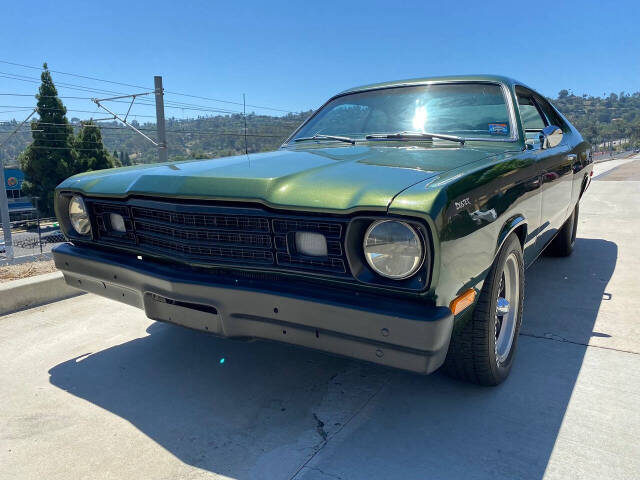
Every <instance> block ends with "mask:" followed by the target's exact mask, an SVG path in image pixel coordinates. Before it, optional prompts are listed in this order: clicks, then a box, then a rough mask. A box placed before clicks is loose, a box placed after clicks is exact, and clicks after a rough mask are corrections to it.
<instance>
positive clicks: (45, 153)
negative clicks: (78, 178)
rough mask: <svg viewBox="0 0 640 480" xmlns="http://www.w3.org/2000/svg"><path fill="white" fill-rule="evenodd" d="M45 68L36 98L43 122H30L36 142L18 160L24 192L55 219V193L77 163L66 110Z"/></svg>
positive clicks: (32, 135)
mask: <svg viewBox="0 0 640 480" xmlns="http://www.w3.org/2000/svg"><path fill="white" fill-rule="evenodd" d="M42 68H43V71H42V74H41V75H40V79H41V81H42V83H41V84H40V89H39V91H38V92H39V93H38V94H37V95H36V98H37V100H38V104H37V105H38V106H37V113H38V116H39V117H40V118H39V119H37V120H34V121H33V122H31V137H32V139H33V141H32V142H31V144H29V145H28V146H27V148H26V149H25V151H24V152H23V153H22V154H21V155H20V159H19V160H20V166H21V168H22V170H23V171H24V174H25V182H24V183H23V186H22V188H23V190H24V192H25V193H27V194H28V195H32V196H38V197H40V201H39V202H38V206H39V207H40V210H41V212H42V213H43V214H45V215H52V214H53V192H54V189H55V187H56V186H57V185H58V184H59V183H60V182H61V181H62V180H64V179H65V178H67V177H68V176H70V175H73V174H74V173H76V159H75V152H74V151H73V148H72V147H73V129H72V127H71V125H70V124H69V121H68V120H67V117H66V114H67V109H66V108H65V107H64V105H63V104H62V101H61V100H60V99H59V98H58V91H57V90H56V87H55V85H54V84H53V80H52V79H51V74H50V73H49V70H48V68H47V64H46V63H45V64H44V65H43V66H42Z"/></svg>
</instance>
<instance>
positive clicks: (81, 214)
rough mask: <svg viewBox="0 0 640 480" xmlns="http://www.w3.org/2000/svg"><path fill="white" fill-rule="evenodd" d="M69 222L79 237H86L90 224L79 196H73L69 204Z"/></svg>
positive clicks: (85, 208) (89, 230)
mask: <svg viewBox="0 0 640 480" xmlns="http://www.w3.org/2000/svg"><path fill="white" fill-rule="evenodd" d="M69 221H70V222H71V225H72V226H73V229H74V230H75V231H76V232H77V233H78V234H80V235H88V234H89V233H90V232H91V222H90V221H89V214H88V213H87V207H85V205H84V200H82V197H81V196H79V195H74V196H73V198H71V201H70V202H69Z"/></svg>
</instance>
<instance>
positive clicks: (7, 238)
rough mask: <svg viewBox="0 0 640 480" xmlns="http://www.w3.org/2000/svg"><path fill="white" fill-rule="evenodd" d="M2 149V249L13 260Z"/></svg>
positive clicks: (0, 159) (0, 145)
mask: <svg viewBox="0 0 640 480" xmlns="http://www.w3.org/2000/svg"><path fill="white" fill-rule="evenodd" d="M37 111H38V108H37V107H36V108H34V109H33V112H31V113H30V114H29V116H28V117H27V118H25V119H24V120H23V121H22V123H20V125H18V126H17V127H16V129H15V130H14V131H13V132H11V133H10V134H9V136H8V137H7V138H5V139H4V140H3V142H2V143H0V148H2V147H4V144H5V143H7V142H8V141H9V139H10V138H11V137H13V136H14V135H15V134H16V132H17V131H18V130H20V128H21V127H22V126H23V125H24V124H25V123H27V122H28V121H29V119H30V118H31V117H33V115H34V114H35V113H36V112H37ZM1 153H2V151H1V150H0V185H1V187H0V220H2V232H3V234H4V250H5V257H6V259H7V260H8V261H9V262H10V261H12V260H13V241H12V240H11V219H10V217H9V199H8V198H7V180H6V179H5V178H4V161H3V160H2V155H1Z"/></svg>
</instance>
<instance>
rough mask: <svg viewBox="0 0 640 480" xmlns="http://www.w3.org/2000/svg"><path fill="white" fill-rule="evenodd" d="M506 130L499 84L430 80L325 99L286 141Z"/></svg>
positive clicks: (472, 135)
mask: <svg viewBox="0 0 640 480" xmlns="http://www.w3.org/2000/svg"><path fill="white" fill-rule="evenodd" d="M511 129H512V127H511V122H510V121H509V111H508V108H507V104H506V101H505V97H504V95H503V92H502V88H501V87H500V86H499V85H496V84H486V83H457V84H432V85H419V86H411V87H395V88H384V89H378V90H369V91H366V92H360V93H352V94H348V95H343V96H341V97H338V98H336V99H334V100H332V101H331V102H329V103H327V104H326V105H325V106H324V107H323V108H322V109H321V110H320V111H319V112H318V113H317V114H316V115H315V116H313V117H312V118H311V120H309V122H308V123H307V124H306V125H304V126H303V127H302V128H301V129H300V130H299V131H298V132H297V133H296V134H295V136H294V137H293V138H292V139H291V140H292V141H295V140H296V139H309V138H312V137H314V136H315V135H320V136H342V137H348V138H352V139H362V140H363V139H364V138H365V137H366V136H367V135H372V134H385V133H398V132H416V133H424V132H431V133H438V134H448V135H456V136H459V137H462V138H464V139H479V140H495V139H502V140H504V139H510V137H511V131H512V130H511ZM318 140H323V141H326V140H330V139H328V137H325V138H324V139H322V138H319V139H318Z"/></svg>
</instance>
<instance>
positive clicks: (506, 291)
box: [495, 253, 520, 365]
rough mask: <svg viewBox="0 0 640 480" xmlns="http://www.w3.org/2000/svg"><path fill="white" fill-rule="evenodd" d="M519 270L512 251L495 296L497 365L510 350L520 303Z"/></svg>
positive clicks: (502, 361) (505, 263)
mask: <svg viewBox="0 0 640 480" xmlns="http://www.w3.org/2000/svg"><path fill="white" fill-rule="evenodd" d="M519 276H520V270H519V267H518V259H517V257H516V255H515V254H514V253H511V254H509V256H508V257H507V258H506V260H505V262H504V267H503V269H502V274H501V276H500V284H499V285H498V295H497V298H496V313H495V322H496V326H495V329H496V335H495V349H496V361H497V362H498V365H500V364H502V363H504V362H505V360H506V359H507V358H508V357H509V352H511V346H512V345H513V338H514V334H515V331H516V322H517V319H518V306H519V305H520V278H519Z"/></svg>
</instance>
